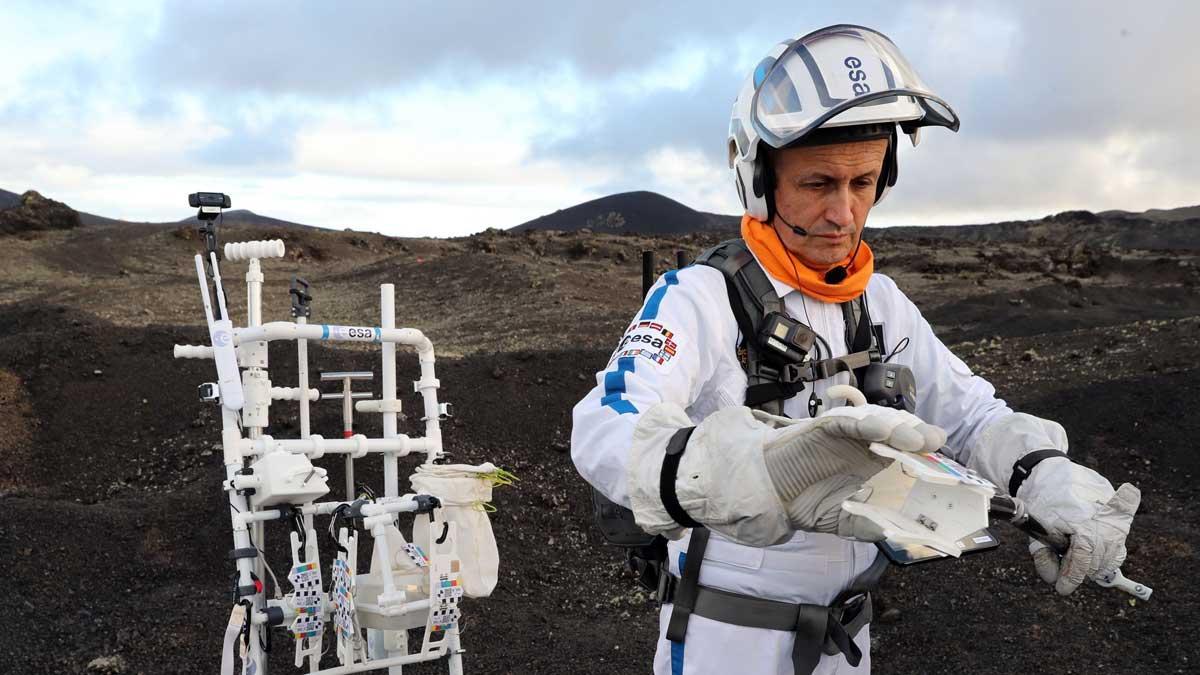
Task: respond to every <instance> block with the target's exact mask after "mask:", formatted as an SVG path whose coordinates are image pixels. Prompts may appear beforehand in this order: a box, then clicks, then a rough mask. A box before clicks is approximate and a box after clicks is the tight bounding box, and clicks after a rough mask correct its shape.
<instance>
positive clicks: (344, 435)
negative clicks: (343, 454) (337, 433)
mask: <svg viewBox="0 0 1200 675" xmlns="http://www.w3.org/2000/svg"><path fill="white" fill-rule="evenodd" d="M353 435H354V432H353V431H351V430H349V429H347V430H345V431H343V432H342V438H350V437H351V436H353Z"/></svg>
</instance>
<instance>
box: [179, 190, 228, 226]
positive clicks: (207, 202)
mask: <svg viewBox="0 0 1200 675" xmlns="http://www.w3.org/2000/svg"><path fill="white" fill-rule="evenodd" d="M231 205H232V202H231V201H230V199H229V195H227V194H224V193H222V192H193V193H192V194H190V195H188V206H190V207H192V208H198V209H200V212H199V213H197V214H196V217H197V218H199V219H200V220H216V219H217V216H219V215H221V209H227V208H229V207H230V206H231Z"/></svg>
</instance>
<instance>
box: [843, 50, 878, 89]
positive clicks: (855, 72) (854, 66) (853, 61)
mask: <svg viewBox="0 0 1200 675" xmlns="http://www.w3.org/2000/svg"><path fill="white" fill-rule="evenodd" d="M842 63H844V64H845V65H846V67H847V68H849V69H850V72H848V73H846V77H849V78H850V81H851V82H853V83H854V84H852V85H851V87H850V88H851V89H853V90H854V95H855V96H862V95H863V94H866V93H868V92H870V91H871V86H870V85H868V84H867V74H866V73H864V72H863V71H862V59H859V58H858V57H855V56H847V57H846V60H845V61H842Z"/></svg>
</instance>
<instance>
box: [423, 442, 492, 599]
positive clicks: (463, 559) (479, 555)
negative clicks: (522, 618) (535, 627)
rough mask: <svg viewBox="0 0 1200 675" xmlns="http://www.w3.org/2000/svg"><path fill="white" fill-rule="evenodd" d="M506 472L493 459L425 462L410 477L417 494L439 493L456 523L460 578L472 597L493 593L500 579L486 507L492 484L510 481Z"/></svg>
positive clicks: (445, 512)
mask: <svg viewBox="0 0 1200 675" xmlns="http://www.w3.org/2000/svg"><path fill="white" fill-rule="evenodd" d="M506 476H508V474H507V473H505V472H503V471H502V470H500V469H497V468H496V465H494V464H492V463H491V462H488V463H485V464H480V465H478V466H472V465H469V464H433V465H430V464H422V465H421V466H419V467H418V468H417V471H416V473H414V474H413V476H412V479H411V481H410V482H411V483H412V488H413V491H414V492H416V493H417V494H427V495H433V496H435V497H437V498H438V500H440V501H441V503H442V516H443V517H444V518H445V520H446V521H447V522H452V523H454V524H455V526H456V538H457V541H456V542H455V544H456V546H457V548H458V556H459V561H460V564H461V568H460V574H461V576H460V577H459V579H460V581H461V583H462V585H463V592H464V593H465V594H466V595H468V596H469V597H472V598H486V597H487V596H489V595H491V594H492V590H493V589H495V588H496V581H497V580H498V579H499V574H500V552H499V550H497V548H496V537H495V535H494V534H492V523H491V521H490V520H488V511H487V510H488V508H490V502H491V500H492V488H493V487H494V486H495V485H497V484H507V483H508V482H509V480H508V478H506Z"/></svg>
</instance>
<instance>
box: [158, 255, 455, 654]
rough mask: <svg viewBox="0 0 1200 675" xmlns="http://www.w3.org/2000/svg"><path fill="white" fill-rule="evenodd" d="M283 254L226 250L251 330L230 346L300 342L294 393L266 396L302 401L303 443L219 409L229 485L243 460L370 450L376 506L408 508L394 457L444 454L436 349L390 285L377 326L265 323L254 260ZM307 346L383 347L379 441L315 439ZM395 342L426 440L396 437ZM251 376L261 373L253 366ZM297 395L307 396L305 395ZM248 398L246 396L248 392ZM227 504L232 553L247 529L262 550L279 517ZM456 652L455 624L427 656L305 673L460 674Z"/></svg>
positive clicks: (244, 561)
mask: <svg viewBox="0 0 1200 675" xmlns="http://www.w3.org/2000/svg"><path fill="white" fill-rule="evenodd" d="M283 252H284V251H283V242H281V241H278V240H276V241H273V242H241V243H231V244H226V245H225V258H226V260H228V261H237V260H248V261H249V268H248V270H247V272H246V296H247V302H246V309H247V323H248V324H249V325H248V326H247V327H245V328H236V329H235V330H234V345H235V346H238V345H242V344H248V343H253V342H272V341H275V340H296V341H297V357H298V361H299V363H298V378H297V379H298V382H297V386H296V387H294V388H289V387H271V388H270V389H269V390H268V396H269V398H270V399H274V400H293V401H298V402H299V404H300V417H301V420H300V421H301V438H300V439H296V440H290V439H289V440H276V439H273V438H272V437H270V436H267V435H264V434H262V429H261V428H248V433H249V436H250V437H249V438H245V437H243V436H242V432H241V428H240V426H239V423H238V417H237V413H236V412H234V411H231V410H229V409H227V408H225V407H223V406H222V407H221V413H222V415H221V421H222V434H221V440H222V447H223V450H224V453H223V454H224V463H225V477H226V482H227V484H230V483H231V482H232V481H234V479H235V478H237V476H238V472H239V471H241V470H242V469H243V468H245V466H246V465H245V459H246V458H250V457H255V456H261V455H264V454H267V453H270V452H281V451H282V452H292V453H304V454H305V455H308V456H309V457H310V458H311V459H316V458H319V457H321V456H322V455H324V454H326V453H345V454H347V455H348V457H349V458H352V459H357V458H360V457H364V456H366V455H367V454H368V453H371V452H375V453H382V454H383V475H384V499H382V500H380V502H381V503H387V502H391V503H390V504H388V505H387V506H386V507H382V509H381V512H382V511H387V512H397V511H405V510H411V509H410V508H408V505H407V504H405V505H403V506H402V505H401V504H399V503H398V502H399V501H401V500H399V497H400V495H399V476H398V461H397V459H398V457H400V456H405V455H408V454H409V453H411V452H424V453H425V454H426V462H427V463H432V462H433V461H434V460H436V459H438V458H440V457H441V456H442V454H443V453H442V432H441V425H440V424H439V416H440V414H441V409H440V407H439V405H438V400H437V389H438V386H439V385H440V383H439V381H438V379H437V378H436V377H435V376H434V361H435V358H434V351H433V343H432V342H430V340H429V338H427V337H425V335H424V334H423V333H421V331H419V330H416V329H413V328H402V329H397V328H396V327H395V326H396V314H395V286H394V285H393V284H381V285H380V287H379V291H380V326H379V327H358V326H331V325H323V324H317V325H308V324H307V320H306V319H305V318H304V317H298V318H297V319H296V322H295V323H289V322H286V321H275V322H271V323H267V324H262V282H263V275H262V272H261V270H260V266H259V261H258V258H259V257H282V256H283ZM364 336H367V337H364ZM308 340H327V341H345V342H374V343H381V344H382V354H383V383H382V384H383V387H382V389H383V392H382V398H381V400H379V401H363V402H362V403H367V404H369V405H367V406H364V407H363V408H362V409H361V410H360V411H361V412H367V411H369V412H372V413H376V414H381V415H383V438H367V437H366V436H364V435H362V434H356V435H354V436H352V437H350V438H345V439H325V438H323V437H322V436H320V435H317V434H310V433H309V428H308V426H309V425H308V422H309V419H308V417H309V415H308V403H309V401H314V400H318V399H319V398H320V393H319V392H318V391H317V390H315V389H310V388H309V387H308V349H307V346H308V345H307V342H308ZM397 344H403V345H407V346H411V347H414V348H415V349H416V350H417V356H418V361H419V363H420V369H421V377H420V379H419V380H417V381H416V382H414V389H415V390H416V391H417V392H419V393H420V394H421V399H422V403H423V407H424V412H425V416H424V417H423V420H424V422H425V437H424V438H410V437H408V436H407V435H404V434H399V433H397V431H396V429H397V420H396V415H397V414H398V413H399V411H400V406H399V405H398V403H397V398H396V345H397ZM173 353H174V357H175V358H190V359H211V358H213V350H212V347H209V346H203V345H175V346H174V350H173ZM249 370H262V369H260V368H258V367H253V366H252V367H250V368H249ZM302 392H304V393H306V394H307V396H306V395H304V394H303V393H302ZM247 393H248V394H249V393H250V392H247ZM257 403H259V401H256V400H252V398H251V397H250V396H248V397H247V399H246V402H245V405H246V406H250V405H254V404H257ZM267 403H269V401H267ZM229 501H230V504H231V505H232V506H233V510H234V512H233V513H231V514H230V515H231V518H232V521H233V522H232V525H233V539H234V546H235V547H236V548H250V547H251V546H252V544H251V530H253V535H254V537H255V539H256V541H257V542H258V545H259V548H262V547H263V546H264V545H265V542H264V539H265V536H264V531H263V528H262V524H263V522H264V521H266V520H272V519H277V518H279V517H280V516H281V514H280V512H279V511H277V510H273V509H267V510H263V511H259V512H253V511H251V510H250V504H249V500H248V499H247V498H246V497H244V496H242V495H240V494H238V492H237V491H236V490H229ZM340 503H341V502H325V503H317V504H311V505H309V506H306V507H303V508H302V509H301V510H302V512H303V513H304V516H305V520H306V527H309V528H311V526H312V518H313V516H314V515H317V514H327V513H330V512H332V510H333V509H334V508H336V507H337V506H338V505H339V504H340ZM375 508H377V507H375V506H368V507H365V508H364V511H366V510H367V509H375ZM263 564H264V561H263V560H262V559H261V556H258V557H256V558H253V559H250V558H239V559H237V561H236V565H237V569H238V583H239V584H240V585H242V586H249V585H251V584H253V578H252V576H251V573H252V572H256V573H257V576H258V578H260V579H261V578H263V570H262V566H263ZM252 599H253V605H254V610H255V613H254V619H255V620H254V621H252V625H251V635H250V641H249V642H250V645H249V646H250V649H249V653H248V654H247V658H248V659H249V660H251V661H253V662H255V665H256V666H257V672H258V673H259V675H266V673H267V659H266V654H265V653H263V651H262V649H261V646H260V644H259V636H258V632H259V630H270V628H268V627H265V626H262V624H263V623H264V619H263V617H264V614H263V612H264V610H265V608H266V606H267V601H266V598H265V596H264V594H263V593H257V594H255V595H254V596H252ZM414 609H417V608H414ZM461 654H462V649H461V646H460V641H459V635H458V627H457V626H455V627H454V628H451V629H450V630H448V631H446V637H445V641H444V642H443V643H442V644H441V645H440V646H439V647H438V648H437V649H436V650H432V651H429V652H425V653H422V652H417V653H413V654H401V655H392V654H389V655H388V657H387V658H385V659H378V660H373V661H368V662H364V663H356V664H352V665H349V666H341V667H337V668H332V669H324V670H317V671H312V670H310V673H316V674H318V675H334V674H340V673H358V672H366V671H370V670H377V669H381V668H388V670H389V673H390V674H391V675H399V673H400V671H401V666H403V665H404V664H409V663H418V662H422V661H432V660H437V659H440V658H442V657H445V656H449V657H450V658H449V662H448V664H447V665H448V666H449V671H450V673H451V675H461V674H462V657H461Z"/></svg>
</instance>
